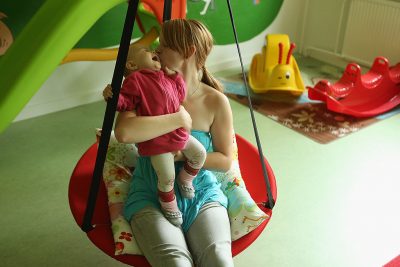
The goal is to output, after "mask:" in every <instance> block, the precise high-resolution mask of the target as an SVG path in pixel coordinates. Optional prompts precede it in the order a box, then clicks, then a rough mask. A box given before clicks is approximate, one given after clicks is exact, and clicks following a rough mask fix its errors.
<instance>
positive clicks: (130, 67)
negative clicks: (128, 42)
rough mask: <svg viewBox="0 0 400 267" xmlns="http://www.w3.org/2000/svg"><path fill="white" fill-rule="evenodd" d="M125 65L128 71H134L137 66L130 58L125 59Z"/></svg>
mask: <svg viewBox="0 0 400 267" xmlns="http://www.w3.org/2000/svg"><path fill="white" fill-rule="evenodd" d="M125 67H126V68H127V69H128V70H130V71H135V70H137V68H138V66H137V65H136V64H135V63H133V61H131V60H128V61H126V64H125Z"/></svg>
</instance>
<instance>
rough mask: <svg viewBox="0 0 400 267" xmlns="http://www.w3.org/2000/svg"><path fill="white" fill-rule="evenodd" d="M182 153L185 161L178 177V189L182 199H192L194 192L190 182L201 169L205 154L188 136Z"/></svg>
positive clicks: (200, 145)
mask: <svg viewBox="0 0 400 267" xmlns="http://www.w3.org/2000/svg"><path fill="white" fill-rule="evenodd" d="M182 153H183V154H184V155H185V157H186V159H187V160H186V161H185V164H184V166H183V168H182V170H181V171H180V172H179V175H178V184H179V189H180V191H181V194H182V196H183V197H186V198H193V197H194V191H195V190H194V187H193V183H192V182H193V179H194V178H195V177H196V175H197V173H198V172H199V170H200V169H201V168H202V167H203V164H204V161H205V160H206V157H207V152H206V150H205V148H204V147H203V145H202V144H201V143H200V142H199V141H198V140H197V139H196V138H194V137H193V136H191V135H189V139H188V141H187V143H186V146H185V148H184V149H183V150H182Z"/></svg>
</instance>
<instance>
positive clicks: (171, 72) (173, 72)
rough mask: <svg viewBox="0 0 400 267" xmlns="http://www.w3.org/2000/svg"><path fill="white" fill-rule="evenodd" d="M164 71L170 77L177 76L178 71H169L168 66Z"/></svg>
mask: <svg viewBox="0 0 400 267" xmlns="http://www.w3.org/2000/svg"><path fill="white" fill-rule="evenodd" d="M163 70H164V72H165V74H167V75H168V76H171V75H176V74H177V72H176V71H173V70H171V69H169V68H168V67H167V66H164V68H163Z"/></svg>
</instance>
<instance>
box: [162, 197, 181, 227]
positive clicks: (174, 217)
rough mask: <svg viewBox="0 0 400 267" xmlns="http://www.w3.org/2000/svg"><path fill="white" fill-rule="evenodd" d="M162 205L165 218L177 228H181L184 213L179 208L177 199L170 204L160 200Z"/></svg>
mask: <svg viewBox="0 0 400 267" xmlns="http://www.w3.org/2000/svg"><path fill="white" fill-rule="evenodd" d="M159 201H160V204H161V211H162V213H163V214H164V216H165V218H166V219H167V220H168V221H169V222H170V223H172V224H173V225H175V226H178V227H179V226H181V224H182V222H183V220H182V213H181V211H180V210H179V208H178V204H177V203H176V197H175V198H174V200H172V201H170V202H163V201H162V200H161V199H159Z"/></svg>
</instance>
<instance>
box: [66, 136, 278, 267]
mask: <svg viewBox="0 0 400 267" xmlns="http://www.w3.org/2000/svg"><path fill="white" fill-rule="evenodd" d="M236 141H237V145H238V151H239V164H240V169H241V172H242V178H243V180H244V181H245V184H246V188H247V190H248V191H249V193H250V195H251V196H252V198H253V199H254V201H255V202H256V203H259V207H260V208H261V209H262V210H263V211H264V212H265V213H267V214H268V215H269V216H270V218H271V215H272V210H270V209H267V208H265V207H264V205H263V202H264V201H266V200H267V199H268V197H267V193H266V192H267V190H266V185H265V181H264V179H263V172H262V168H261V164H260V159H259V154H258V151H257V149H256V148H255V147H254V146H253V145H252V144H251V143H250V142H248V141H247V140H246V139H244V138H243V137H241V136H239V135H236ZM96 154H97V143H95V144H93V145H92V146H91V147H90V148H89V149H88V150H87V151H86V152H85V153H84V154H83V156H82V157H81V159H80V160H79V162H78V163H77V165H76V167H75V169H74V171H73V173H72V176H71V181H70V184H69V192H68V195H69V204H70V207H71V211H72V214H73V216H74V218H75V221H76V223H77V224H78V225H82V223H83V216H84V213H85V209H86V206H87V201H88V195H89V189H90V185H91V182H92V174H93V169H94V166H95V160H96ZM265 165H266V168H267V173H268V178H269V182H270V184H271V191H272V195H273V198H274V200H276V196H277V190H276V182H275V176H274V173H273V171H272V169H271V167H270V166H269V164H268V162H267V160H265ZM274 202H275V201H274ZM270 218H268V219H267V220H265V221H264V222H263V223H262V224H261V225H260V226H258V227H257V228H256V229H255V230H253V231H252V232H250V233H249V234H247V235H245V236H243V237H242V238H240V239H238V240H236V241H233V243H232V254H233V256H235V255H237V254H239V253H240V252H242V251H243V250H244V249H246V248H247V247H248V246H249V245H251V244H252V243H253V242H254V241H255V240H256V239H257V237H258V236H259V235H260V234H261V232H262V231H263V230H264V228H265V226H266V225H267V224H268V222H269V219H270ZM92 223H93V225H94V226H95V227H94V229H93V230H91V231H89V232H87V235H88V237H89V239H90V240H91V241H92V242H93V243H94V244H95V245H96V246H97V247H98V248H100V249H101V250H102V251H103V252H105V253H106V254H108V255H109V256H111V257H113V258H115V259H116V260H118V261H121V262H123V263H126V264H129V265H132V266H150V264H149V263H148V262H147V260H146V258H145V257H144V256H138V255H118V256H116V255H114V252H115V244H114V239H113V236H112V232H111V222H110V216H109V213H108V204H107V193H106V189H105V186H104V183H101V184H100V190H99V193H98V197H97V204H96V206H95V210H94V215H93V219H92Z"/></svg>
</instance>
